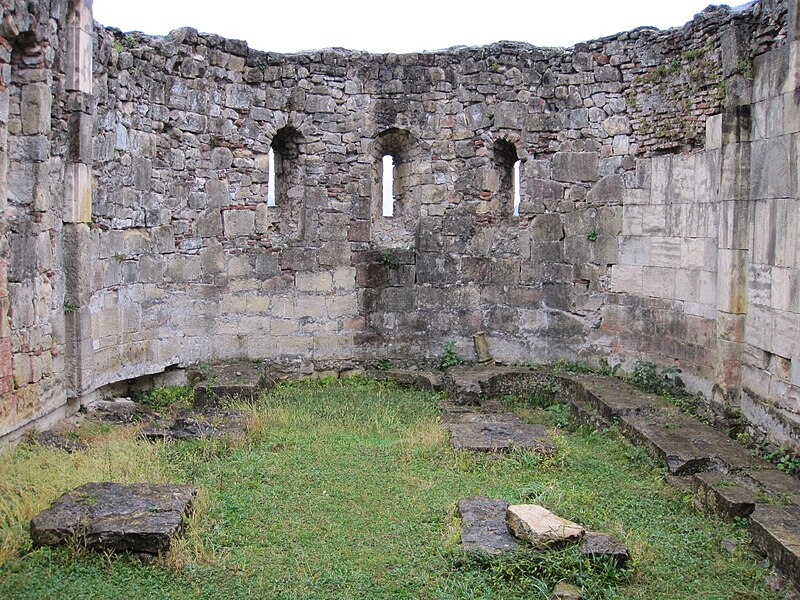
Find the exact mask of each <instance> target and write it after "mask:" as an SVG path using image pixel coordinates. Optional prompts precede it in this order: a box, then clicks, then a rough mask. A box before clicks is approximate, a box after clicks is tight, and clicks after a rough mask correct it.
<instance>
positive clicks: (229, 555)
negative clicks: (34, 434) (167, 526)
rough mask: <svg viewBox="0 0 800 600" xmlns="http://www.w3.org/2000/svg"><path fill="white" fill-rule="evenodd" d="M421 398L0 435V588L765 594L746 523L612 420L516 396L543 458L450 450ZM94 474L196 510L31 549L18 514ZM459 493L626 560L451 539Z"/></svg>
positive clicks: (302, 403)
mask: <svg viewBox="0 0 800 600" xmlns="http://www.w3.org/2000/svg"><path fill="white" fill-rule="evenodd" d="M437 400H438V396H437V395H436V394H434V393H431V392H422V391H414V390H408V389H401V388H398V387H395V386H393V385H391V384H388V383H383V382H375V381H369V380H366V379H363V378H359V377H356V378H350V379H347V380H345V379H335V378H328V379H321V380H307V381H303V382H294V383H285V384H281V385H278V386H277V387H276V388H274V389H273V390H271V391H270V392H269V393H266V394H265V395H264V396H263V397H262V398H260V399H259V400H258V401H256V402H252V403H248V404H243V405H241V406H240V407H239V408H240V410H244V411H247V412H248V413H249V415H250V418H249V427H248V430H247V432H246V434H245V436H244V438H243V439H240V440H226V439H222V440H197V441H187V442H172V443H165V444H164V443H162V444H149V443H146V442H139V441H137V440H135V439H134V438H133V436H132V435H131V434H130V433H129V432H128V431H127V430H123V431H122V432H119V431H116V430H112V431H92V432H90V433H91V436H93V438H92V439H93V441H92V443H91V445H90V448H89V450H87V451H82V452H78V453H75V454H74V455H67V454H65V453H63V452H58V451H51V450H46V449H42V448H38V447H33V448H27V449H26V448H23V447H19V448H17V449H14V450H11V451H8V450H6V451H5V452H4V453H3V459H4V460H3V461H0V464H2V467H0V486H2V487H0V502H2V503H3V504H1V505H0V506H3V507H5V508H4V510H3V512H2V515H0V518H2V527H3V534H4V539H6V536H7V532H12V534H13V535H11V537H8V539H7V540H6V541H4V546H3V548H4V554H3V555H2V558H0V562H2V564H0V597H3V598H6V597H8V598H15V599H16V598H20V599H25V598H36V599H37V600H38V599H40V598H119V597H124V596H128V595H135V596H136V597H141V598H224V599H225V600H231V599H235V598H277V599H284V598H285V599H289V598H293V599H294V598H302V599H320V600H321V599H325V600H327V599H335V598H340V599H350V598H430V599H436V598H441V599H445V598H447V599H450V598H504V599H512V600H513V599H515V598H526V599H530V598H536V599H546V598H549V596H550V593H551V591H552V588H553V586H554V585H555V584H557V583H558V582H559V581H562V580H563V581H567V582H569V583H573V584H575V585H578V586H580V587H581V588H582V590H583V597H584V598H586V599H600V598H604V599H612V598H631V599H641V600H644V599H647V600H652V599H658V598H663V599H673V598H709V599H712V598H720V599H722V598H749V599H764V600H766V599H767V598H774V597H775V594H774V592H772V591H769V590H767V589H765V587H764V584H763V577H764V575H765V574H766V571H765V570H764V569H763V568H762V567H760V566H759V564H758V559H757V557H756V556H755V555H754V554H753V553H752V552H751V551H750V550H749V548H748V544H749V540H748V535H747V531H746V530H745V529H744V528H743V527H742V526H741V525H739V524H735V523H734V524H731V523H723V522H721V521H719V520H717V519H716V518H714V517H710V516H708V515H705V514H701V513H699V512H697V511H696V510H695V509H694V508H693V506H692V503H691V500H690V499H689V498H688V497H686V496H684V495H683V494H682V493H681V492H679V491H677V490H675V489H673V488H671V487H668V486H666V485H665V484H664V483H663V482H662V478H663V475H664V469H662V468H661V467H659V466H658V465H656V464H654V463H653V462H652V461H651V460H650V459H649V458H648V457H647V455H646V453H645V452H643V451H642V450H641V449H639V448H635V447H633V446H631V445H630V444H628V443H627V442H626V441H625V440H623V439H622V438H621V437H620V436H618V435H617V434H616V433H615V432H614V431H613V430H611V431H608V432H603V433H597V432H594V431H588V430H584V429H580V428H578V429H574V430H567V429H564V428H563V427H561V426H560V416H559V415H558V414H555V413H554V411H553V410H548V409H547V407H531V406H523V404H522V403H521V404H520V405H519V406H518V407H517V409H518V410H520V414H521V415H522V416H523V417H524V418H525V419H527V420H531V421H536V422H540V423H543V424H545V425H546V426H547V427H548V428H549V429H550V431H551V434H552V436H553V440H554V444H555V446H556V447H557V453H556V455H555V456H548V457H540V456H536V455H534V454H531V453H529V452H524V451H515V452H511V453H508V454H504V455H490V454H480V453H477V454H475V453H470V452H465V451H455V450H453V449H451V448H450V447H449V446H448V445H447V437H446V433H445V431H444V429H443V427H442V425H441V424H440V423H439V420H438V413H437V410H436V408H435V404H436V401H437ZM509 405H510V406H511V404H509ZM81 435H82V436H84V435H85V436H86V438H87V439H88V437H89V434H85V433H83V432H82V433H81ZM95 478H100V479H104V478H105V479H115V480H122V481H134V480H143V479H147V480H156V481H165V480H170V481H174V482H179V483H191V484H193V485H196V486H197V487H199V488H200V490H201V500H200V502H199V508H200V510H199V511H198V512H197V513H196V515H195V516H194V517H193V518H192V520H191V523H190V527H189V528H188V530H187V536H186V538H185V539H184V540H183V541H181V542H179V544H178V548H177V552H175V553H173V554H171V555H170V556H167V557H165V558H164V559H162V560H161V561H159V562H158V563H157V564H156V565H148V566H146V565H142V564H139V563H138V562H136V561H135V560H133V559H130V558H128V557H125V556H117V557H114V556H105V555H102V554H97V553H85V552H83V553H81V552H76V551H75V550H71V549H49V548H41V549H32V548H31V547H30V546H29V544H28V543H27V541H26V527H27V520H28V519H29V518H30V516H31V515H32V514H33V513H34V512H35V511H36V510H38V509H39V508H41V507H44V506H45V505H46V504H47V503H48V502H49V501H50V500H51V499H52V498H53V497H55V496H56V495H58V494H59V493H61V492H62V491H64V490H66V489H69V488H71V487H74V486H76V485H79V484H81V483H84V482H85V481H88V480H90V479H95ZM476 495H484V496H490V497H496V498H503V499H505V500H507V501H509V502H512V503H540V504H543V505H545V506H546V507H547V508H549V509H551V510H553V511H554V512H556V513H557V514H560V515H562V516H564V517H566V518H569V519H570V520H573V521H576V522H579V523H581V524H583V525H585V526H586V527H589V528H591V529H593V530H596V531H602V532H605V533H609V534H612V535H615V536H617V537H619V538H620V539H622V540H623V541H624V542H625V543H626V544H627V545H628V547H629V549H630V552H631V556H632V560H631V569H630V570H625V571H618V570H616V569H611V568H610V565H608V564H604V563H592V564H590V563H588V562H587V561H586V560H585V559H583V558H581V557H580V555H579V554H578V553H577V552H576V551H575V549H574V548H573V549H569V548H564V549H560V550H553V551H551V552H547V553H534V552H532V551H530V550H524V549H523V550H522V551H521V552H518V553H515V554H513V555H508V556H502V557H487V556H482V555H474V554H467V553H465V552H464V551H463V550H462V549H461V545H460V540H459V530H460V521H459V519H458V518H457V515H456V505H457V502H458V500H459V499H461V498H464V497H467V496H476ZM22 497H24V498H25V500H24V501H23V503H22V504H24V506H19V507H18V506H17V504H16V503H15V502H17V501H16V500H14V499H15V498H22ZM723 542H725V544H723ZM726 547H727V548H729V549H730V548H731V547H733V548H734V549H733V551H731V550H729V549H726Z"/></svg>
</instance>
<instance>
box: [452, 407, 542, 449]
mask: <svg viewBox="0 0 800 600" xmlns="http://www.w3.org/2000/svg"><path fill="white" fill-rule="evenodd" d="M443 420H444V421H445V424H446V425H447V429H448V431H449V432H450V445H451V446H452V447H453V448H456V449H459V450H478V451H481V452H505V451H509V450H511V449H513V448H521V449H525V450H530V451H532V452H538V453H541V454H555V452H556V448H555V446H553V443H552V441H551V439H550V436H549V435H548V434H547V430H545V428H544V427H542V426H541V425H531V424H529V423H525V422H524V421H522V420H521V419H519V418H518V417H515V416H514V415H509V414H492V413H490V414H484V413H473V412H465V413H452V414H448V415H447V418H446V419H443Z"/></svg>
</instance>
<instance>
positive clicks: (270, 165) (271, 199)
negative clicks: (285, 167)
mask: <svg viewBox="0 0 800 600" xmlns="http://www.w3.org/2000/svg"><path fill="white" fill-rule="evenodd" d="M267 206H277V202H276V200H275V151H274V150H273V149H272V148H270V149H269V154H268V155H267Z"/></svg>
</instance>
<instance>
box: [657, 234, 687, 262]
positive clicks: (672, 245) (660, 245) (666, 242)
mask: <svg viewBox="0 0 800 600" xmlns="http://www.w3.org/2000/svg"><path fill="white" fill-rule="evenodd" d="M680 259H681V239H680V238H677V237H660V236H653V237H651V238H650V264H651V265H653V266H654V267H675V266H677V265H679V264H680Z"/></svg>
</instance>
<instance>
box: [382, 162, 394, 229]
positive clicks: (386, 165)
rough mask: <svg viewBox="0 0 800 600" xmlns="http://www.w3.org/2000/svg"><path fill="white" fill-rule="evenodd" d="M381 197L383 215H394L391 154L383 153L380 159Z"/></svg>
mask: <svg viewBox="0 0 800 600" xmlns="http://www.w3.org/2000/svg"><path fill="white" fill-rule="evenodd" d="M382 164H383V177H382V186H381V189H382V199H383V216H384V217H391V216H394V179H395V178H394V157H393V156H392V155H391V154H386V155H384V157H383V159H382Z"/></svg>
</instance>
